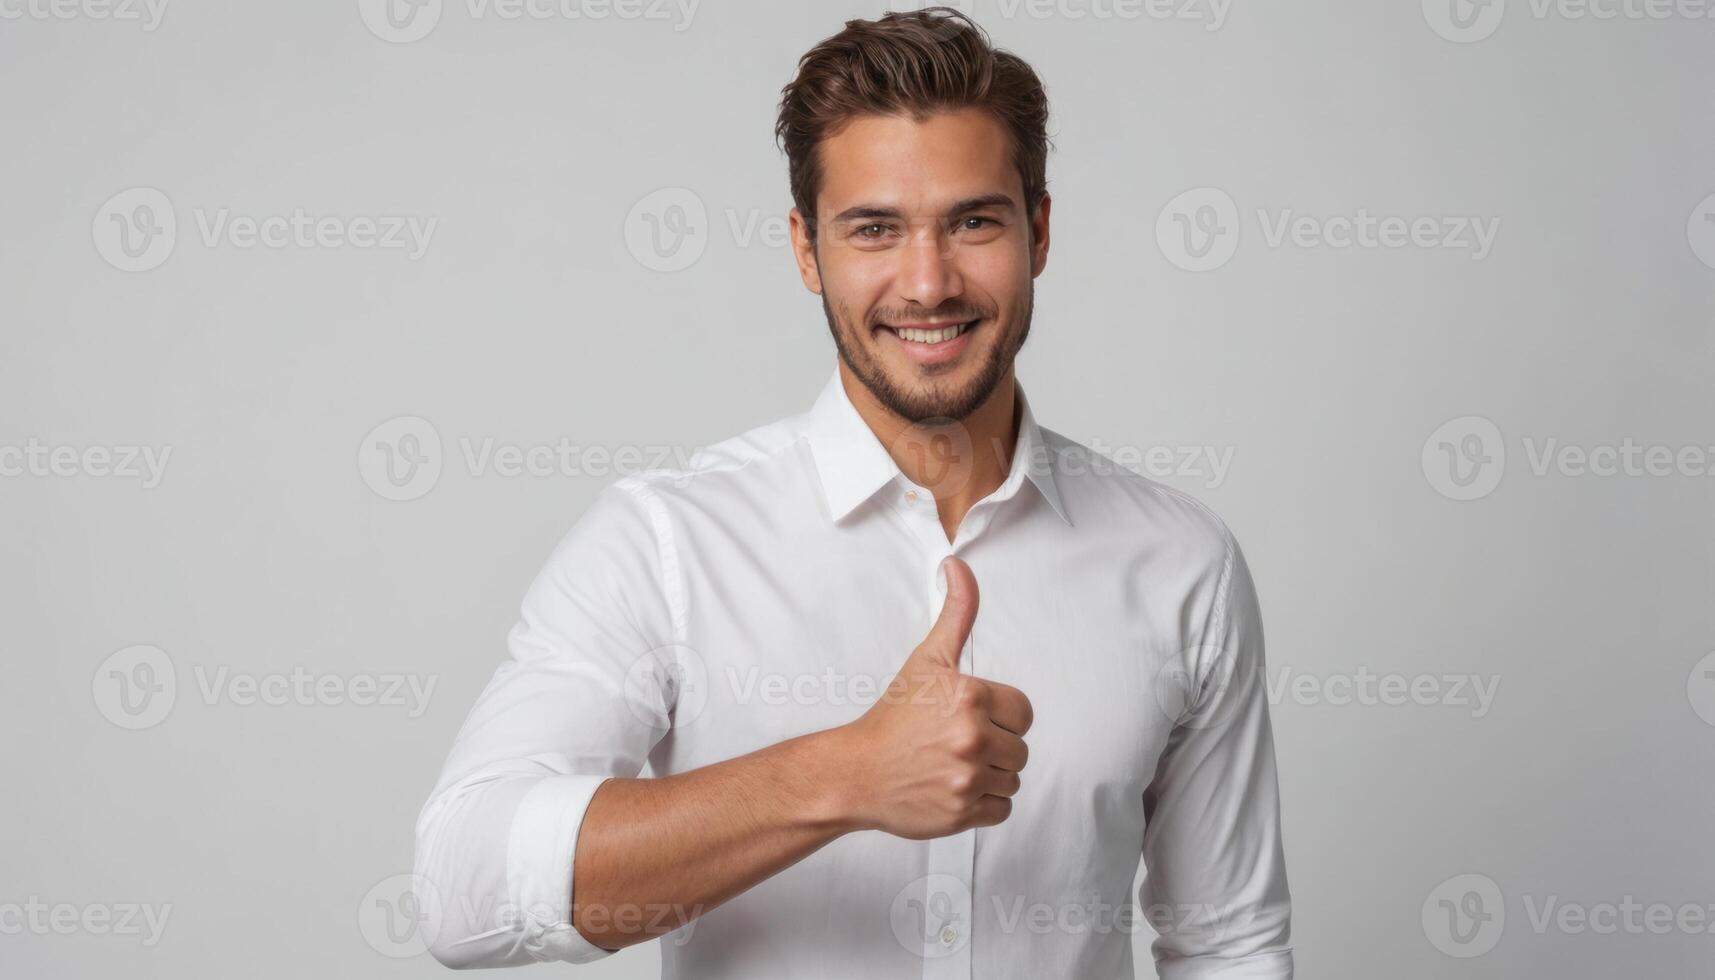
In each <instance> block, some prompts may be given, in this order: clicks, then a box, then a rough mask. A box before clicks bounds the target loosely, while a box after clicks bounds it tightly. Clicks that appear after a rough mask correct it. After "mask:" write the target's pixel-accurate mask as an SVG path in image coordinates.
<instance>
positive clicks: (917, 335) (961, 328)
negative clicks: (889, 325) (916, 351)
mask: <svg viewBox="0 0 1715 980" xmlns="http://www.w3.org/2000/svg"><path fill="white" fill-rule="evenodd" d="M972 322H975V321H972ZM967 326H969V324H965V323H955V324H953V325H952V326H950V327H941V328H940V329H938V330H912V329H910V328H907V327H895V328H894V331H893V332H894V333H896V334H898V335H899V339H901V340H909V341H911V342H912V343H914V344H939V343H941V342H942V341H945V340H952V339H953V338H954V337H957V336H958V335H959V334H962V333H964V332H965V328H966V327H967Z"/></svg>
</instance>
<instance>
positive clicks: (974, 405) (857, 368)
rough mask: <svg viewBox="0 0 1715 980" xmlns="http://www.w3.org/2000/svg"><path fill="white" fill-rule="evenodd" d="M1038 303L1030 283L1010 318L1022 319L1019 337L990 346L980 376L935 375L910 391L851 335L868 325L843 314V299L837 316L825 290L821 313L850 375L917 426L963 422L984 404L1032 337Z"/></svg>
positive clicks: (993, 324)
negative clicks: (941, 380) (962, 379)
mask: <svg viewBox="0 0 1715 980" xmlns="http://www.w3.org/2000/svg"><path fill="white" fill-rule="evenodd" d="M1035 306H1036V284H1035V282H1031V283H1030V284H1029V285H1028V287H1027V288H1026V291H1025V294H1024V299H1023V302H1022V303H1020V304H1019V305H1018V306H1017V307H1015V308H1014V309H1013V311H1012V313H1013V316H1012V318H1011V322H1013V323H1017V324H1019V329H1018V339H1017V340H1016V341H1008V340H1006V339H1004V338H1003V339H1002V341H1001V342H1000V343H996V344H994V345H992V346H991V347H990V348H989V354H988V357H987V358H986V359H985V360H984V361H983V364H982V368H981V369H980V370H979V371H978V372H977V376H976V377H975V378H972V379H971V380H970V381H969V382H966V383H964V384H957V383H956V382H952V381H948V382H946V383H945V384H937V383H936V382H935V381H934V380H933V379H932V380H930V381H929V382H928V383H927V384H925V385H924V386H923V387H922V388H920V389H917V390H907V389H905V388H902V387H900V386H899V385H898V384H896V383H895V382H894V380H893V379H892V378H890V377H888V375H887V371H886V370H885V369H884V368H882V366H881V364H880V363H879V362H878V361H877V360H876V359H875V358H874V357H872V356H871V354H870V348H869V347H868V346H867V345H866V343H865V341H864V340H862V339H861V338H858V339H853V338H854V336H855V335H856V334H857V333H858V331H860V330H865V329H868V328H865V327H860V326H856V325H854V324H853V323H852V320H851V317H849V316H845V315H844V314H845V313H847V312H848V311H847V309H846V306H845V304H843V303H842V304H841V305H840V313H841V314H842V315H841V316H838V317H836V316H835V315H834V311H833V309H832V308H831V307H830V306H829V305H828V295H827V291H826V290H823V292H822V314H823V316H825V317H827V320H828V332H829V333H830V334H832V335H833V338H834V347H835V349H836V350H838V351H839V353H840V360H842V361H844V362H845V363H846V367H847V368H849V369H850V370H851V372H852V374H853V375H854V376H855V377H856V378H857V379H858V381H860V382H862V384H863V386H864V387H865V388H867V389H869V392H870V394H872V395H874V396H875V400H876V401H878V402H880V403H881V404H882V406H883V407H885V408H886V409H887V410H888V411H890V412H892V413H893V414H895V415H897V416H899V417H900V418H902V419H904V420H905V421H907V422H909V423H911V424H913V425H921V424H924V423H932V422H937V421H946V420H949V419H951V420H953V421H963V420H964V419H966V418H968V417H970V415H971V413H972V412H975V411H976V410H977V409H978V408H979V407H981V406H982V404H983V403H984V402H986V401H988V400H989V396H990V395H992V394H994V390H995V388H996V387H997V386H998V385H999V384H1000V381H1001V379H1002V378H1004V377H1006V374H1007V372H1008V371H1009V370H1011V369H1012V364H1013V360H1014V359H1015V358H1016V357H1017V356H1018V352H1019V351H1020V350H1021V349H1023V347H1024V341H1025V339H1026V338H1028V337H1029V336H1030V320H1031V316H1032V314H1033V312H1034V309H1035ZM998 326H999V324H998V323H997V322H996V321H995V320H993V319H990V320H989V321H988V322H987V323H985V324H984V328H987V329H996V328H998Z"/></svg>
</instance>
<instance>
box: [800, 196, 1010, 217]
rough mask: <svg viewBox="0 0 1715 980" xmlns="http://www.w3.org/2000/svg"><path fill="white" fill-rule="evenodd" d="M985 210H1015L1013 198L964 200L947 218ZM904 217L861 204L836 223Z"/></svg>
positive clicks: (901, 213) (970, 198)
mask: <svg viewBox="0 0 1715 980" xmlns="http://www.w3.org/2000/svg"><path fill="white" fill-rule="evenodd" d="M985 208H994V209H997V210H1002V211H1010V210H1012V208H1013V203H1012V198H1011V197H1009V196H1007V195H1005V194H999V193H995V194H979V195H977V196H976V197H967V198H963V199H961V200H958V201H954V202H953V206H952V207H951V208H948V209H947V214H946V217H949V218H953V217H957V216H959V215H961V214H967V213H969V212H971V211H981V210H983V209H985ZM904 216H905V213H904V212H903V211H900V210H899V209H898V208H890V207H882V206H880V205H876V204H859V205H855V206H853V207H849V208H846V209H845V210H844V211H841V212H840V213H839V214H836V215H834V221H835V223H840V222H845V221H851V220H853V219H856V218H903V217H904Z"/></svg>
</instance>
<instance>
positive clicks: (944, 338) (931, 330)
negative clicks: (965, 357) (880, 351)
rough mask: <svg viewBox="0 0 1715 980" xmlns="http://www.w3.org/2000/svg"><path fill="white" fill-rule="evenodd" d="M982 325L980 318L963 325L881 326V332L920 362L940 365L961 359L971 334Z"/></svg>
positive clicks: (967, 321)
mask: <svg viewBox="0 0 1715 980" xmlns="http://www.w3.org/2000/svg"><path fill="white" fill-rule="evenodd" d="M983 322H984V321H982V320H980V319H977V320H966V321H965V322H963V323H928V324H899V325H897V326H894V325H889V324H882V325H881V326H880V327H879V328H878V329H879V332H881V333H883V334H885V335H887V336H889V337H891V338H892V342H893V343H895V344H898V345H899V347H900V349H902V350H903V351H905V353H906V355H907V356H909V357H910V358H911V359H912V360H914V361H916V362H917V363H919V364H940V363H943V362H945V361H950V360H952V359H954V358H956V357H958V356H959V354H960V353H962V352H963V351H964V349H965V346H966V345H967V343H968V342H969V339H970V335H971V332H972V331H974V330H975V329H976V328H978V327H980V326H982V324H983Z"/></svg>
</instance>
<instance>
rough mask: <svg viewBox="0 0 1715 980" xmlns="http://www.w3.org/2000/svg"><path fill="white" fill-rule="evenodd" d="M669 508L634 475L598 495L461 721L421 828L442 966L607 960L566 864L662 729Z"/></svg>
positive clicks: (671, 644)
mask: <svg viewBox="0 0 1715 980" xmlns="http://www.w3.org/2000/svg"><path fill="white" fill-rule="evenodd" d="M663 519H664V518H663V514H662V511H661V509H660V505H659V502H658V501H656V500H655V499H654V498H653V497H652V494H651V491H650V489H649V488H648V486H647V485H645V484H643V483H641V482H640V481H638V480H636V479H635V478H628V479H627V480H622V481H620V482H618V483H616V484H613V485H610V486H608V487H606V488H604V489H603V490H602V491H601V492H600V494H598V495H597V498H596V500H595V502H594V503H592V504H591V506H590V507H589V509H588V510H587V511H586V512H585V513H584V515H583V516H582V517H581V518H580V519H579V520H578V522H577V523H576V525H575V526H574V527H573V528H572V529H571V531H570V532H568V533H567V535H566V536H565V538H564V539H563V540H562V541H561V543H560V544H559V546H558V547H557V548H556V549H555V550H554V552H553V554H552V555H551V556H550V557H549V559H548V561H547V564H546V565H545V566H544V567H543V569H542V571H541V572H540V573H539V574H538V575H537V576H536V578H535V580H534V581H533V582H532V583H531V585H530V587H529V590H528V591H527V593H526V595H525V597H524V602H523V608H522V611H521V615H520V618H519V620H518V623H517V625H516V626H514V627H513V629H512V631H511V633H510V634H509V635H508V637H507V652H508V656H507V657H506V659H505V660H504V661H503V662H502V663H501V664H500V666H499V667H498V669H496V671H495V673H494V676H493V678H492V679H491V680H490V681H489V683H488V685H487V687H486V688H485V689H484V690H483V692H482V694H481V695H480V696H479V697H478V698H477V701H476V704H475V706H474V707H472V708H471V710H470V714H469V716H468V717H467V718H466V719H465V722H464V725H463V727H462V728H461V729H460V730H459V733H458V736H457V739H456V740H455V742H454V744H453V748H452V751H451V753H450V754H449V756H448V758H447V761H446V765H445V766H444V768H443V769H442V772H441V776H440V779H439V781H438V782H437V784H436V786H435V789H434V791H433V793H432V794H431V795H430V797H429V800H428V802H427V803H426V804H425V805H424V807H423V810H422V813H421V815H420V816H419V817H418V820H417V826H416V861H415V868H414V871H415V876H416V877H415V880H416V882H417V892H418V894H417V898H418V905H419V908H420V909H422V910H424V911H423V914H422V915H421V916H420V919H419V921H420V922H421V923H422V928H423V930H424V932H425V933H426V935H425V937H424V938H425V939H426V940H427V943H428V947H429V950H430V952H431V953H432V954H433V955H434V957H435V958H436V959H437V960H439V961H440V962H441V963H443V964H446V965H447V966H451V967H456V968H467V967H494V966H513V965H519V964H525V963H532V962H537V961H543V960H565V961H570V962H574V963H583V962H589V961H591V960H596V959H600V958H602V957H604V956H608V955H611V951H610V950H607V949H604V948H602V947H599V946H595V945H593V944H591V943H590V942H589V941H588V940H586V939H584V938H583V936H582V935H581V934H580V933H579V932H578V931H577V929H576V928H575V927H574V926H573V925H572V923H571V903H572V895H573V891H574V887H575V886H574V882H573V880H572V866H573V858H574V856H575V854H576V851H577V841H578V831H579V829H580V828H581V826H582V824H583V818H584V812H585V810H586V808H587V807H588V806H589V802H590V799H591V798H592V797H593V796H594V795H595V792H596V790H597V789H598V788H599V787H600V786H601V784H602V783H603V782H604V781H605V780H607V779H609V778H612V777H615V776H619V777H633V776H636V775H637V774H638V773H639V772H640V771H641V770H642V768H643V765H644V763H645V761H646V760H647V758H648V755H649V752H650V750H651V749H652V748H653V747H654V746H655V744H656V742H658V741H659V740H660V739H661V737H662V736H663V735H665V734H666V732H667V729H668V727H669V726H670V724H671V721H670V718H671V715H670V712H671V707H672V705H671V697H672V690H673V685H672V682H671V678H672V671H673V669H674V658H675V651H676V649H677V648H676V646H675V642H676V641H677V640H678V639H679V636H678V631H677V630H676V629H675V618H674V616H673V615H672V612H671V604H670V602H669V600H668V598H667V593H666V590H665V589H664V588H663V584H664V580H663V578H662V573H663V564H664V562H663V555H664V552H663V550H662V545H663V539H662V537H661V535H660V533H659V530H660V523H659V522H661V521H662V520H663Z"/></svg>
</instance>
